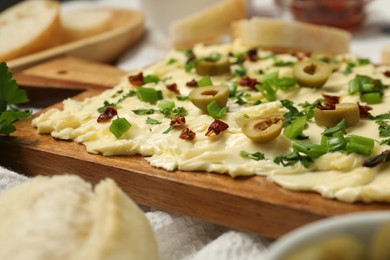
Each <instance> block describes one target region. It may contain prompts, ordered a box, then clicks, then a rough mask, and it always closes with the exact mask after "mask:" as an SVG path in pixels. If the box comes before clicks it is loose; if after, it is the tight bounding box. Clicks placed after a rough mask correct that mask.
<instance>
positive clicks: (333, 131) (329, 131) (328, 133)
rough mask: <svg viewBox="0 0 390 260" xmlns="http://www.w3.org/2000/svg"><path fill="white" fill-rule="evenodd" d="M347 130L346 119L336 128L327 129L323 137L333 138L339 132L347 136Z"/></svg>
mask: <svg viewBox="0 0 390 260" xmlns="http://www.w3.org/2000/svg"><path fill="white" fill-rule="evenodd" d="M346 128H347V121H346V120H345V119H342V120H341V121H340V122H339V123H338V124H337V125H335V126H334V127H330V128H328V129H326V130H325V131H324V132H322V135H325V136H332V135H334V134H336V133H338V132H341V133H343V134H345V129H346Z"/></svg>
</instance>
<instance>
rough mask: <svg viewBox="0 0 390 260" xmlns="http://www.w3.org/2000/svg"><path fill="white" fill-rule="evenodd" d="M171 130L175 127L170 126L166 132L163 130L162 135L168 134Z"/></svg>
mask: <svg viewBox="0 0 390 260" xmlns="http://www.w3.org/2000/svg"><path fill="white" fill-rule="evenodd" d="M173 129H175V126H173V125H171V126H169V127H168V129H167V130H165V131H164V132H163V134H164V135H166V134H169V132H171V131H172V130H173Z"/></svg>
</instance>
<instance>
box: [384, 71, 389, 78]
mask: <svg viewBox="0 0 390 260" xmlns="http://www.w3.org/2000/svg"><path fill="white" fill-rule="evenodd" d="M383 75H385V76H386V77H388V78H390V70H386V71H385V72H383Z"/></svg>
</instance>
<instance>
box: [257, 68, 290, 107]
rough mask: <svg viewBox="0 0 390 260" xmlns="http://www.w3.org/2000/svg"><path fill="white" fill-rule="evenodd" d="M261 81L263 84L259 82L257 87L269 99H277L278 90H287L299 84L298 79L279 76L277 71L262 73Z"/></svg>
mask: <svg viewBox="0 0 390 260" xmlns="http://www.w3.org/2000/svg"><path fill="white" fill-rule="evenodd" d="M260 82H261V84H257V85H256V86H255V87H256V89H257V90H258V91H259V92H261V93H262V94H263V95H264V97H265V98H266V99H267V100H268V101H275V100H277V96H276V92H277V91H278V90H279V89H281V90H283V91H287V90H288V89H290V88H292V87H294V86H296V85H297V81H296V79H294V78H289V77H284V78H279V73H278V72H277V71H275V72H271V73H268V74H264V75H262V76H261V77H260Z"/></svg>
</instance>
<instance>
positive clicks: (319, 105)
mask: <svg viewBox="0 0 390 260" xmlns="http://www.w3.org/2000/svg"><path fill="white" fill-rule="evenodd" d="M317 108H318V109H319V110H335V109H336V104H329V103H324V104H322V103H321V102H320V101H318V102H317Z"/></svg>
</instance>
